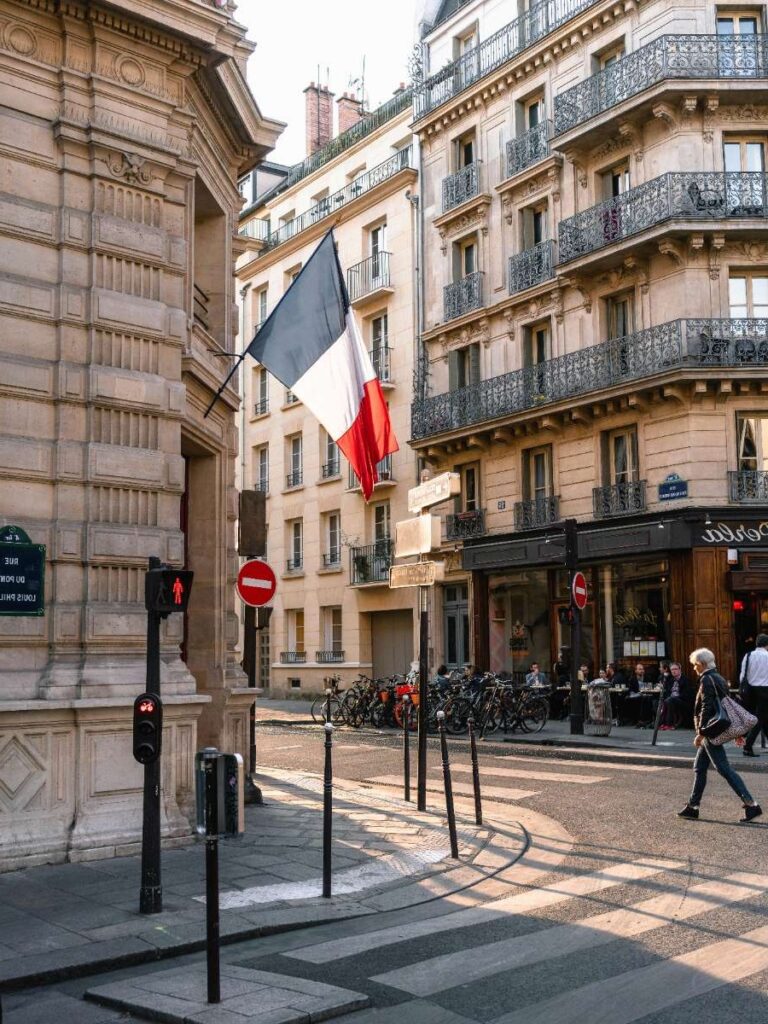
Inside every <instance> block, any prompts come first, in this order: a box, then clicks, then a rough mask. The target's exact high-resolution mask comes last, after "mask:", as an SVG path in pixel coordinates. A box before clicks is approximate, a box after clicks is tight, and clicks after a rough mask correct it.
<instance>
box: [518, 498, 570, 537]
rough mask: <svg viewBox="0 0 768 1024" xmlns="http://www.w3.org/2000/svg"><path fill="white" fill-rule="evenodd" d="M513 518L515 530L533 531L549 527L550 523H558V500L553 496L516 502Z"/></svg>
mask: <svg viewBox="0 0 768 1024" xmlns="http://www.w3.org/2000/svg"><path fill="white" fill-rule="evenodd" d="M514 517H515V529H516V530H535V529H538V528H539V527H541V526H551V524H552V523H557V522H559V521H560V498H559V496H558V495H556V494H553V495H550V496H548V497H538V498H529V499H527V500H526V501H516V502H515V507H514Z"/></svg>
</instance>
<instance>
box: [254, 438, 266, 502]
mask: <svg viewBox="0 0 768 1024" xmlns="http://www.w3.org/2000/svg"><path fill="white" fill-rule="evenodd" d="M253 455H254V458H253V486H254V489H255V490H257V491H263V492H264V493H265V494H267V493H268V491H269V445H266V444H263V445H260V446H259V447H258V448H254V449H253Z"/></svg>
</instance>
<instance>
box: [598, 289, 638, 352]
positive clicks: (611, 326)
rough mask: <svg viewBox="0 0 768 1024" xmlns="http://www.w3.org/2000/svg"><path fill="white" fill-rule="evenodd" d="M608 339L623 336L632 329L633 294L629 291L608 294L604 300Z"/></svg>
mask: <svg viewBox="0 0 768 1024" xmlns="http://www.w3.org/2000/svg"><path fill="white" fill-rule="evenodd" d="M605 305H606V318H607V327H608V339H609V340H610V339H611V338H625V337H626V336H627V335H628V334H631V333H632V332H633V331H634V329H635V326H634V309H633V307H634V296H633V295H632V293H631V292H624V293H623V294H621V295H610V296H609V297H608V298H607V299H606V300H605Z"/></svg>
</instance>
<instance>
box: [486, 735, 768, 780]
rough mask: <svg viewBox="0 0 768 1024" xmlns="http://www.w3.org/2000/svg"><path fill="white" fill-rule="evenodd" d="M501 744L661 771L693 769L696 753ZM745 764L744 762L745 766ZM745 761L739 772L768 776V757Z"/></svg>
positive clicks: (541, 743) (509, 739)
mask: <svg viewBox="0 0 768 1024" xmlns="http://www.w3.org/2000/svg"><path fill="white" fill-rule="evenodd" d="M499 742H502V743H510V744H512V745H513V746H515V747H519V748H521V749H522V750H523V751H524V752H525V754H526V755H533V756H536V755H538V756H539V757H546V756H548V755H550V754H551V753H552V752H553V751H556V752H557V754H558V756H560V757H562V759H563V760H564V761H567V760H570V759H575V758H582V760H585V761H595V762H598V763H599V762H600V761H612V762H614V763H619V764H620V763H621V762H622V761H626V762H627V763H632V764H638V765H643V766H645V767H653V766H658V767H661V768H685V769H690V768H691V765H692V763H693V750H694V748H693V744H691V753H690V754H668V753H658V754H652V753H651V752H650V751H641V750H638V751H635V750H627V749H626V748H625V747H620V746H618V745H617V746H609V745H607V744H603V743H579V744H575V745H574V744H570V743H569V742H568V740H565V739H563V740H560V739H555V738H553V739H546V740H539V741H537V742H531V741H530V740H526V739H524V738H522V737H521V738H520V739H517V738H516V737H513V736H507V737H505V738H504V739H501V740H500V741H499ZM766 754H767V755H768V751H766ZM729 760H730V761H731V765H732V766H733V767H735V765H736V762H737V759H736V758H733V759H731V758H729ZM742 761H744V763H743V764H742ZM742 761H738V765H739V767H738V771H739V772H757V773H761V772H762V773H765V772H766V771H767V770H768V757H766V759H765V760H764V761H763V763H762V764H761V763H760V761H759V760H757V762H756V761H753V760H752V759H751V758H742Z"/></svg>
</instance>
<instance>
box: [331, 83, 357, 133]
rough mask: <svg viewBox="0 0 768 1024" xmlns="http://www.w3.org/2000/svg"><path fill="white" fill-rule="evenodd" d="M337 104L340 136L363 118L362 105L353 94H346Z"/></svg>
mask: <svg viewBox="0 0 768 1024" xmlns="http://www.w3.org/2000/svg"><path fill="white" fill-rule="evenodd" d="M336 102H337V103H338V105H339V135H341V134H342V132H345V131H346V130H347V129H348V128H351V127H352V125H354V124H357V122H358V121H359V120H360V118H361V117H362V116H363V110H362V107H363V105H362V103H361V102H360V100H358V99H355V97H354V96H353V95H352V93H351V92H350V93H346V92H345V93H344V95H343V96H340V97H339V98H338V99H337V100H336Z"/></svg>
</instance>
